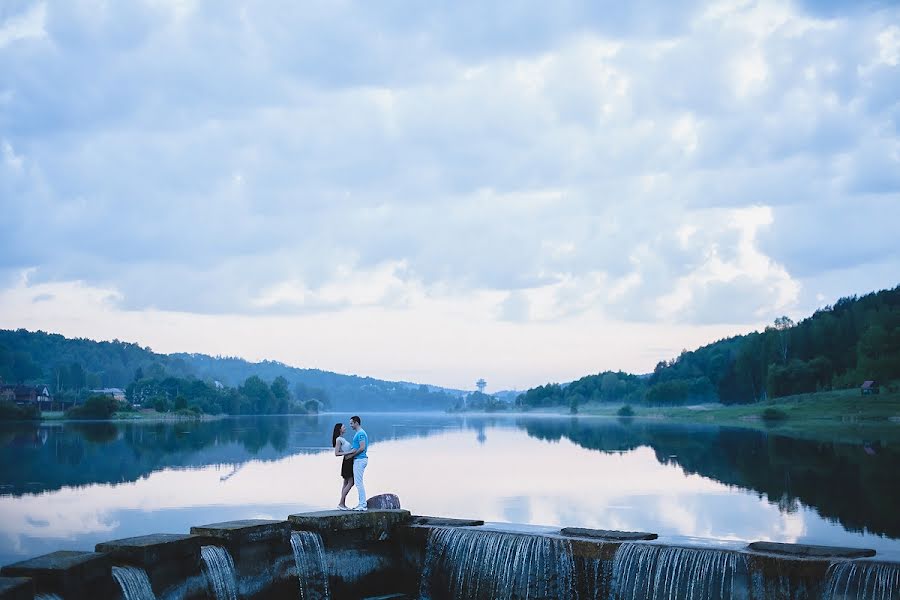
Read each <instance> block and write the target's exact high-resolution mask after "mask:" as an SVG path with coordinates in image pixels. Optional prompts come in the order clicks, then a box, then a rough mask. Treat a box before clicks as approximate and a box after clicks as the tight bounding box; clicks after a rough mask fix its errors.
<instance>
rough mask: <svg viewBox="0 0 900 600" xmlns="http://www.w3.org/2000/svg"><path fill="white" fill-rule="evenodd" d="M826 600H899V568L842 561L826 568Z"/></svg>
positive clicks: (872, 563) (864, 562) (865, 562)
mask: <svg viewBox="0 0 900 600" xmlns="http://www.w3.org/2000/svg"><path fill="white" fill-rule="evenodd" d="M823 598H824V599H825V600H900V568H898V567H897V566H896V565H888V564H884V563H876V562H867V561H860V562H857V561H852V560H848V561H842V562H836V563H832V564H831V566H829V567H828V579H827V580H826V582H825V593H824V595H823Z"/></svg>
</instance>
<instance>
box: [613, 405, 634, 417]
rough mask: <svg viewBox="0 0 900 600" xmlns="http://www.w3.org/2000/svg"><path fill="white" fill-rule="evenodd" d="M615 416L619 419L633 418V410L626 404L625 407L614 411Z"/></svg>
mask: <svg viewBox="0 0 900 600" xmlns="http://www.w3.org/2000/svg"><path fill="white" fill-rule="evenodd" d="M616 414H617V415H619V416H620V417H633V416H634V409H632V408H631V406H629V405H628V404H626V405H625V406H623V407H622V408H620V409H619V410H618V411H616Z"/></svg>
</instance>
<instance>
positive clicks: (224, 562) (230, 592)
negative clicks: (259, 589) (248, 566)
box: [200, 546, 238, 600]
mask: <svg viewBox="0 0 900 600" xmlns="http://www.w3.org/2000/svg"><path fill="white" fill-rule="evenodd" d="M200 558H201V560H202V562H203V572H204V573H205V574H206V579H207V581H208V582H209V589H210V591H212V593H213V597H214V598H215V599H216V600H238V593H237V579H236V577H235V572H234V560H232V558H231V554H229V553H228V550H226V549H225V548H222V547H221V546H201V547H200Z"/></svg>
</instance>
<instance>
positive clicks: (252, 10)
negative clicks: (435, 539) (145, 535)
mask: <svg viewBox="0 0 900 600" xmlns="http://www.w3.org/2000/svg"><path fill="white" fill-rule="evenodd" d="M670 4H671V6H670ZM542 6H543V5H528V4H527V3H526V4H525V5H521V7H520V8H515V7H500V6H496V7H495V6H485V5H484V4H483V3H469V2H464V3H462V4H459V3H454V4H452V5H450V4H447V3H430V4H429V5H426V6H422V7H418V8H417V9H416V10H413V11H410V10H408V7H405V6H401V5H399V4H396V5H395V4H388V5H386V6H383V7H379V9H378V10H375V9H373V8H372V7H369V6H368V5H365V4H358V3H349V4H333V3H331V4H329V3H320V4H313V5H309V6H304V7H293V6H290V5H285V6H281V7H278V8H275V7H271V6H265V5H253V6H249V7H244V8H228V7H226V8H223V7H221V6H219V5H217V4H209V3H203V2H174V1H173V2H158V1H157V2H138V3H112V4H110V3H97V2H90V1H84V2H67V3H63V4H36V3H35V4H31V3H22V4H20V5H18V7H19V10H17V11H15V12H10V13H9V14H6V15H0V73H2V74H3V75H2V76H0V204H2V210H3V212H4V215H5V218H4V219H3V221H2V222H0V239H2V240H3V244H4V248H3V250H4V251H3V252H2V253H0V275H2V279H0V281H4V280H5V281H6V282H8V284H7V285H13V282H15V281H16V280H17V277H18V273H21V272H22V271H24V270H29V271H28V272H29V275H28V277H29V282H30V285H41V284H50V283H71V282H83V284H84V285H86V286H90V287H91V288H98V289H109V290H114V291H115V293H116V300H115V302H116V303H117V306H119V307H120V308H121V309H124V310H129V311H130V310H143V309H149V308H155V309H159V310H166V311H176V312H188V313H191V312H193V313H203V314H210V315H215V314H247V315H255V314H291V313H295V314H309V313H317V312H321V313H328V312H336V311H337V312H347V311H352V310H356V309H359V308H361V307H372V306H381V307H385V308H393V307H404V306H409V305H410V303H414V302H415V301H416V299H421V298H430V299H433V300H435V301H441V300H446V301H459V302H466V301H467V299H471V298H475V297H478V298H485V297H489V298H491V299H492V300H491V301H490V302H487V303H486V304H485V305H484V306H483V307H481V308H480V309H482V310H484V311H486V312H487V313H489V314H491V315H493V317H494V318H497V319H501V320H502V319H506V320H508V321H511V322H517V323H527V322H531V321H534V322H553V321H558V320H565V319H571V318H577V317H578V316H579V315H581V316H584V315H591V314H598V315H605V316H607V317H614V318H621V319H627V320H630V321H637V322H651V323H653V322H659V321H661V320H673V321H675V322H680V323H699V322H716V323H745V324H751V323H757V322H759V321H760V320H763V321H768V320H769V317H771V316H772V314H773V311H789V310H791V309H792V308H793V309H800V308H804V309H805V308H806V307H808V306H810V305H811V304H813V303H814V302H815V301H816V300H814V298H815V297H816V296H814V295H815V294H818V293H821V290H822V289H823V288H828V289H832V285H831V284H830V283H829V284H827V285H826V284H825V283H824V282H825V280H824V279H823V280H822V285H819V280H818V279H817V278H820V277H830V275H828V274H829V273H832V272H834V271H835V270H842V269H848V268H852V269H854V270H855V271H854V272H855V273H856V276H855V277H854V280H855V281H861V282H865V281H866V280H867V276H866V274H867V273H868V274H869V275H870V276H871V280H872V281H878V282H881V281H882V279H883V276H882V275H881V273H883V272H884V271H885V270H886V267H885V265H886V264H887V265H888V266H890V265H894V266H897V267H898V268H900V257H898V247H897V242H896V241H894V239H895V236H894V235H893V231H892V219H890V218H885V215H889V216H896V212H897V209H896V208H894V207H895V206H896V205H897V200H898V194H900V180H898V179H897V175H896V174H897V173H898V172H900V169H898V160H900V159H898V156H900V151H898V146H897V136H896V131H897V124H898V123H900V106H898V102H897V97H898V95H897V93H896V92H897V90H898V87H897V86H898V84H897V82H898V81H900V77H897V74H898V72H897V69H898V61H897V47H898V46H897V40H898V39H900V35H898V33H897V28H896V25H894V24H893V23H896V21H897V16H898V12H897V9H895V8H893V7H887V6H884V7H880V9H879V10H870V9H855V10H852V11H833V10H831V9H830V8H828V9H827V10H826V8H827V7H823V6H820V5H816V6H812V7H809V6H806V5H802V6H801V5H798V6H793V7H792V6H789V5H785V4H783V3H774V2H772V3H770V2H750V3H743V2H742V3H734V2H718V3H715V4H713V5H705V4H704V5H699V4H697V5H695V4H690V3H689V4H687V5H683V4H679V5H678V6H675V5H674V4H673V3H659V4H655V3H638V4H637V5H629V7H623V5H621V4H620V3H599V4H592V3H579V2H564V3H563V4H561V5H559V6H558V7H556V8H555V9H554V11H552V14H548V13H547V12H546V11H545V10H543V8H542ZM754 215H755V216H754ZM759 215H765V216H766V218H765V219H764V222H762V221H759V219H757V217H758V216H759ZM747 223H749V225H747ZM848 230H849V231H852V235H853V239H854V240H856V241H855V242H854V244H853V245H852V248H846V247H843V246H839V245H836V244H834V243H833V240H835V239H840V238H836V237H835V236H838V235H840V233H841V232H847V231H848ZM37 232H39V233H37ZM828 281H831V279H829V280H828ZM889 283H890V282H888V284H889ZM858 291H860V292H861V291H866V290H858Z"/></svg>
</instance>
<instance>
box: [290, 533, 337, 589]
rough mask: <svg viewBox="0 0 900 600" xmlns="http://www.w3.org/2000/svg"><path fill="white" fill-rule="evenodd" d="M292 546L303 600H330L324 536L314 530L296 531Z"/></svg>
mask: <svg viewBox="0 0 900 600" xmlns="http://www.w3.org/2000/svg"><path fill="white" fill-rule="evenodd" d="M291 546H292V547H293V549H294V562H295V563H296V564H297V579H298V582H299V584H300V598H301V600H329V598H330V597H331V596H330V593H329V591H328V572H327V570H326V569H325V549H324V546H323V544H322V536H320V535H319V534H318V533H316V532H314V531H295V532H293V533H292V534H291Z"/></svg>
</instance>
